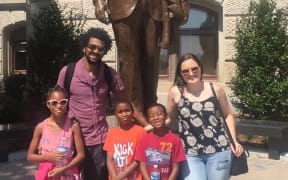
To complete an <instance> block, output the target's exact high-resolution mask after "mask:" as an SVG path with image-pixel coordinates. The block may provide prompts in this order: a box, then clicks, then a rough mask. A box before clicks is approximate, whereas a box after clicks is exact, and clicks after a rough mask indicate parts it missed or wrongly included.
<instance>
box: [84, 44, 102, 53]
mask: <svg viewBox="0 0 288 180" xmlns="http://www.w3.org/2000/svg"><path fill="white" fill-rule="evenodd" d="M87 47H88V48H89V49H91V50H92V51H95V50H96V49H97V51H99V52H104V51H105V47H103V46H98V45H96V44H88V45H87Z"/></svg>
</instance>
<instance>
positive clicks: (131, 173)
mask: <svg viewBox="0 0 288 180" xmlns="http://www.w3.org/2000/svg"><path fill="white" fill-rule="evenodd" d="M133 112H134V109H133V106H132V104H131V103H130V101H128V100H125V99H123V100H119V101H118V102H117V103H116V105H115V116H116V118H117V120H118V122H119V126H118V127H116V128H113V129H110V130H109V131H108V134H107V137H106V140H105V143H104V147H103V149H104V150H105V151H107V167H108V171H109V177H110V179H113V180H114V179H115V180H116V179H121V180H136V179H137V180H141V179H142V177H141V175H140V173H139V169H138V164H137V162H136V161H135V160H134V155H135V150H136V147H137V146H138V144H139V140H140V139H141V138H142V136H143V135H144V133H145V130H144V129H143V128H142V127H140V126H138V125H135V124H134V121H133V119H132V118H133Z"/></svg>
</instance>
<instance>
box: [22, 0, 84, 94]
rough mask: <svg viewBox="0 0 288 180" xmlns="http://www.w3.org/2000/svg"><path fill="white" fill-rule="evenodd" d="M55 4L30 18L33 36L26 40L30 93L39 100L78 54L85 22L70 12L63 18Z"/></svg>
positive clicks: (61, 12)
mask: <svg viewBox="0 0 288 180" xmlns="http://www.w3.org/2000/svg"><path fill="white" fill-rule="evenodd" d="M64 10H65V9H62V10H61V9H60V8H59V7H58V6H57V4H56V3H55V2H53V3H52V4H51V5H49V6H48V7H46V8H44V9H42V10H41V12H40V13H39V14H38V15H37V16H35V17H33V18H32V25H33V34H32V38H30V39H29V41H28V48H27V52H28V81H29V87H30V89H29V90H30V94H31V93H32V94H34V95H35V94H36V95H38V96H40V97H43V95H44V94H45V93H46V92H47V90H48V88H50V87H52V86H54V85H55V84H56V81H57V77H58V73H59V71H60V69H61V68H62V67H63V66H64V65H66V64H67V63H68V62H69V61H75V60H77V58H78V57H80V55H81V48H80V44H79V35H80V34H81V32H82V27H83V25H84V21H83V20H82V21H75V19H79V15H77V14H76V15H75V14H72V11H70V12H69V13H68V14H66V15H65V16H64V15H63V11H64Z"/></svg>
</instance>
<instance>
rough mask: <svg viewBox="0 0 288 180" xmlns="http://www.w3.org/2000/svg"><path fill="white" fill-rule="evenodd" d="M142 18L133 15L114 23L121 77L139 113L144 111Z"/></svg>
mask: <svg viewBox="0 0 288 180" xmlns="http://www.w3.org/2000/svg"><path fill="white" fill-rule="evenodd" d="M140 23H141V18H140V17H138V14H137V13H133V14H132V15H131V16H129V17H128V18H126V19H124V20H121V21H117V22H112V27H113V31H114V34H115V39H116V43H117V48H118V53H119V60H120V75H121V78H122V80H123V83H124V85H125V89H126V92H127V96H128V99H129V100H131V101H132V102H133V104H134V105H135V107H136V108H137V110H138V111H142V110H143V92H142V89H143V88H142V74H141V71H140V64H139V61H140V54H141V50H142V48H141V37H142V34H141V31H142V30H141V24H140Z"/></svg>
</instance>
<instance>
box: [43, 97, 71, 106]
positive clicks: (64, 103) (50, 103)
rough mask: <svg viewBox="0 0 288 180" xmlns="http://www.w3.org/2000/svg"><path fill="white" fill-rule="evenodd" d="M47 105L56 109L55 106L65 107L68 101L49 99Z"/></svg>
mask: <svg viewBox="0 0 288 180" xmlns="http://www.w3.org/2000/svg"><path fill="white" fill-rule="evenodd" d="M47 102H48V104H49V105H51V106H53V107H56V106H57V104H60V105H61V106H67V104H68V99H60V100H59V101H57V100H54V99H51V100H49V101H47Z"/></svg>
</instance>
